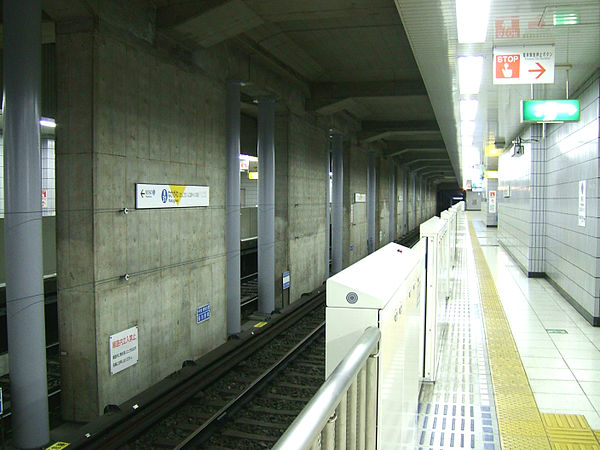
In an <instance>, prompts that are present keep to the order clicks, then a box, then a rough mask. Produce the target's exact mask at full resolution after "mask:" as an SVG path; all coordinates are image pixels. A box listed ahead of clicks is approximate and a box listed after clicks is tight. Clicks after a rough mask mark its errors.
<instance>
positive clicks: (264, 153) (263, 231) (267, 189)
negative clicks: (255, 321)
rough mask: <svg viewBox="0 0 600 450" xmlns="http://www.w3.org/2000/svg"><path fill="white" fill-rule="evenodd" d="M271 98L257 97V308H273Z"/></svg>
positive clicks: (273, 204)
mask: <svg viewBox="0 0 600 450" xmlns="http://www.w3.org/2000/svg"><path fill="white" fill-rule="evenodd" d="M274 129H275V99H273V98H269V97H265V98H260V99H259V100H258V312H259V313H262V314H270V313H272V312H273V310H274V309H275V140H274Z"/></svg>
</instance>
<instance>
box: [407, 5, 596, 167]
mask: <svg viewBox="0 0 600 450" xmlns="http://www.w3.org/2000/svg"><path fill="white" fill-rule="evenodd" d="M396 6H397V8H398V11H399V13H400V16H401V17H402V21H403V24H404V27H405V29H406V31H407V34H408V36H409V41H410V43H411V46H412V49H413V52H414V55H415V59H416V61H417V64H418V66H419V69H420V71H421V74H422V75H423V80H424V84H425V86H426V88H427V92H428V94H429V98H430V100H431V103H432V106H433V109H434V111H435V115H436V118H437V120H438V123H439V124H440V129H441V132H442V135H443V137H444V141H445V143H446V146H447V148H448V152H449V154H450V155H451V157H452V158H453V161H454V158H456V157H457V156H458V157H459V158H460V159H461V160H462V159H463V158H462V152H461V145H460V144H459V143H460V142H461V139H460V138H461V131H460V127H459V125H458V124H459V122H460V119H461V117H460V112H459V100H460V99H461V97H465V96H461V95H460V93H459V89H458V78H459V77H458V74H457V58H458V57H459V56H463V55H464V56H469V55H482V56H483V57H484V66H483V76H482V82H481V91H480V93H479V94H478V95H474V96H470V97H471V98H476V99H478V100H479V110H478V113H477V119H476V131H475V135H474V138H473V145H474V148H475V149H476V150H477V151H478V152H479V157H480V160H481V162H482V163H484V165H487V166H490V168H491V169H494V168H495V167H494V165H495V164H497V158H496V161H493V158H486V157H485V154H484V148H485V145H486V143H487V142H490V141H491V142H492V143H495V145H496V146H498V147H500V148H509V147H510V146H511V145H512V144H511V143H512V140H513V139H515V138H516V137H517V136H518V135H519V134H520V133H521V132H522V131H523V125H522V124H521V123H520V101H521V100H529V99H532V98H534V99H538V100H541V99H564V98H568V97H571V98H572V97H573V95H576V94H577V92H576V91H577V89H578V88H579V87H581V85H582V84H583V83H584V82H585V81H586V80H587V79H588V78H589V77H591V76H592V75H594V73H596V74H597V71H598V70H599V69H600V1H598V0H558V1H553V0H492V1H491V7H490V12H489V20H488V26H487V38H486V40H485V42H483V43H477V44H459V43H458V38H457V24H456V22H457V21H456V9H455V1H454V0H434V1H426V2H425V1H423V2H421V1H416V0H411V1H403V0H396ZM555 13H560V14H564V13H569V14H574V15H575V16H576V17H577V21H578V23H577V24H572V25H555V24H554V14H555ZM543 44H553V45H554V46H555V58H556V61H555V63H556V65H555V77H554V83H552V84H535V85H533V88H532V85H530V84H527V85H494V84H493V62H494V60H493V50H494V47H507V46H508V47H514V46H530V45H543ZM567 79H568V86H569V89H568V91H569V92H568V93H567V92H566V91H567V89H566V86H567ZM465 151H468V149H465ZM455 167H456V166H455ZM459 167H460V168H461V169H463V167H462V165H461V166H459Z"/></svg>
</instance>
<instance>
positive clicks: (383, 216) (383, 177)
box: [375, 158, 394, 248]
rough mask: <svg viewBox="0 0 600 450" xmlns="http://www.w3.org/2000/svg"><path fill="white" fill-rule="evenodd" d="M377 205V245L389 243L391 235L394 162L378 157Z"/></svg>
mask: <svg viewBox="0 0 600 450" xmlns="http://www.w3.org/2000/svg"><path fill="white" fill-rule="evenodd" d="M376 167H377V169H376V170H377V187H376V189H377V205H376V214H377V215H376V218H375V247H376V248H379V247H382V246H384V245H385V244H387V243H389V242H390V240H389V235H390V173H391V172H392V170H393V169H394V165H393V163H392V162H391V161H390V160H388V159H385V158H377V165H376Z"/></svg>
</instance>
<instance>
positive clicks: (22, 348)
mask: <svg viewBox="0 0 600 450" xmlns="http://www.w3.org/2000/svg"><path fill="white" fill-rule="evenodd" d="M3 14H4V20H3V23H4V45H3V47H4V111H3V112H4V155H5V156H4V157H5V159H4V162H5V166H4V167H5V169H4V170H5V171H4V187H5V219H4V220H5V223H4V243H5V254H6V256H5V261H6V317H7V333H8V351H9V364H10V384H11V386H10V391H11V392H10V394H11V410H12V417H11V425H12V436H13V444H14V445H15V446H16V447H18V448H36V447H41V446H43V445H45V444H46V443H48V441H49V439H50V436H49V427H48V390H47V380H46V338H45V323H44V289H43V281H42V280H43V278H42V277H43V269H42V212H41V209H42V205H41V201H42V199H41V191H42V177H41V167H40V166H41V159H40V129H39V119H40V117H39V116H40V101H41V98H40V97H41V66H42V53H41V52H42V45H41V17H42V10H41V6H40V0H22V1H18V2H15V1H5V2H4V12H3Z"/></svg>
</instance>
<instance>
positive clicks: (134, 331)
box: [108, 327, 138, 375]
mask: <svg viewBox="0 0 600 450" xmlns="http://www.w3.org/2000/svg"><path fill="white" fill-rule="evenodd" d="M108 347H109V352H108V354H109V357H110V373H111V375H114V374H115V373H118V372H120V371H121V370H124V369H127V368H128V367H131V366H133V365H134V364H135V363H137V361H138V327H131V328H128V329H127V330H124V331H121V332H119V333H117V334H113V335H112V336H110V337H109V338H108Z"/></svg>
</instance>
